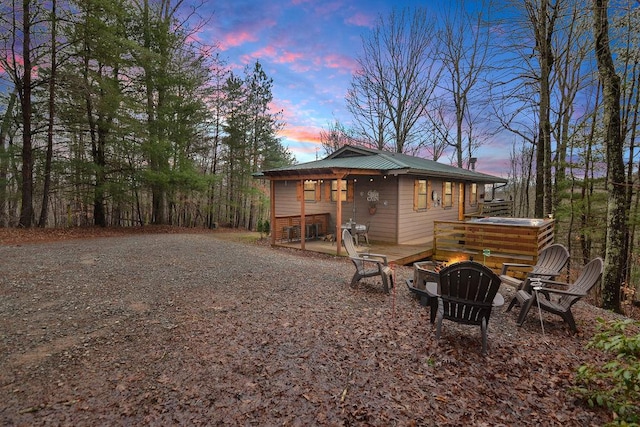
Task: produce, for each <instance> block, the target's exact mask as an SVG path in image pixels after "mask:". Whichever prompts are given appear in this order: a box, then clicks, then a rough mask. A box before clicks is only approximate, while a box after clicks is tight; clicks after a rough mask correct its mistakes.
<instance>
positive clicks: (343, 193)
mask: <svg viewBox="0 0 640 427" xmlns="http://www.w3.org/2000/svg"><path fill="white" fill-rule="evenodd" d="M340 183H341V185H340V187H342V188H341V189H340V200H341V201H345V200H347V181H345V180H342V181H340ZM331 201H332V202H337V201H338V181H337V180H333V181H331Z"/></svg>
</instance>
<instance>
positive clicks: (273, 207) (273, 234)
mask: <svg viewBox="0 0 640 427" xmlns="http://www.w3.org/2000/svg"><path fill="white" fill-rule="evenodd" d="M269 186H270V193H271V200H270V201H269V210H270V211H271V212H270V215H271V246H275V244H276V183H275V181H274V180H272V179H270V180H269Z"/></svg>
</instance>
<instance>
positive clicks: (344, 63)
mask: <svg viewBox="0 0 640 427" xmlns="http://www.w3.org/2000/svg"><path fill="white" fill-rule="evenodd" d="M318 61H320V62H321V64H322V65H323V66H324V67H327V68H336V69H340V70H345V71H347V72H353V71H355V70H356V69H357V68H358V63H357V62H356V60H355V59H354V58H351V57H349V56H345V55H337V54H335V53H332V54H329V55H326V56H325V57H323V58H318Z"/></svg>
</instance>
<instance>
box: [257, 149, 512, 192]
mask: <svg viewBox="0 0 640 427" xmlns="http://www.w3.org/2000/svg"><path fill="white" fill-rule="evenodd" d="M329 171H331V172H337V171H343V172H344V171H350V172H353V173H355V172H357V171H379V172H380V173H381V174H391V175H394V174H395V175H428V176H433V177H438V178H456V179H458V180H463V181H472V182H483V183H506V182H508V181H507V180H506V179H504V178H500V177H497V176H493V175H487V174H484V173H480V172H476V171H473V170H468V169H462V168H458V167H455V166H451V165H446V164H444V163H439V162H436V161H434V160H429V159H423V158H420V157H415V156H409V155H407V154H401V153H392V152H390V151H379V150H372V149H369V148H363V147H354V146H350V145H345V146H344V147H342V148H340V149H339V150H337V151H335V152H333V153H332V154H330V155H329V156H327V157H325V158H324V159H322V160H316V161H313V162H307V163H299V164H295V165H289V166H284V167H280V168H275V169H269V170H265V171H262V172H260V173H258V174H256V175H255V176H256V177H264V178H269V177H285V176H291V177H301V176H303V175H305V174H318V173H328V172H329Z"/></svg>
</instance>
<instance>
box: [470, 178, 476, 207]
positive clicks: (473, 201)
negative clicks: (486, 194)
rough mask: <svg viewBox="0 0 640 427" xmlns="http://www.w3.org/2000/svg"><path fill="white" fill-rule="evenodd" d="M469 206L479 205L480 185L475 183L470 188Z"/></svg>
mask: <svg viewBox="0 0 640 427" xmlns="http://www.w3.org/2000/svg"><path fill="white" fill-rule="evenodd" d="M469 204H470V205H471V206H476V205H477V204H478V184H476V183H475V182H474V183H472V184H471V185H470V186H469Z"/></svg>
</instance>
